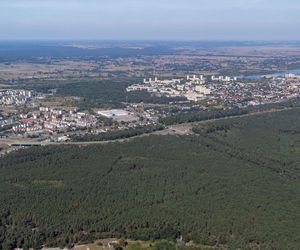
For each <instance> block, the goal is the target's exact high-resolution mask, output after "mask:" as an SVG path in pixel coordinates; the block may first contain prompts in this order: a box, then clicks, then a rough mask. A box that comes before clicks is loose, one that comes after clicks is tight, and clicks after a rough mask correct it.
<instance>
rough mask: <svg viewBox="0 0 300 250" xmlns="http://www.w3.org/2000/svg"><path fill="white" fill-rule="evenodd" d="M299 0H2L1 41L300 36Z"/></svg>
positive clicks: (227, 38) (228, 38)
mask: <svg viewBox="0 0 300 250" xmlns="http://www.w3.org/2000/svg"><path fill="white" fill-rule="evenodd" d="M299 13H300V1H299V0H284V1H283V0H0V40H7V39H19V40H25V39H33V40H48V39H51V40H60V39H63V40H75V39H76V40H77V39H78V40H300V32H299V31H300V16H299Z"/></svg>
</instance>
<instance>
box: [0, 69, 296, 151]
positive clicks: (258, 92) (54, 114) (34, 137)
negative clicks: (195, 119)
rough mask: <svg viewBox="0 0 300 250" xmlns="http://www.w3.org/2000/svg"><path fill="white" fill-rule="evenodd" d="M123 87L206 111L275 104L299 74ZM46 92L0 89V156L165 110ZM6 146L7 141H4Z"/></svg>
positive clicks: (152, 119)
mask: <svg viewBox="0 0 300 250" xmlns="http://www.w3.org/2000/svg"><path fill="white" fill-rule="evenodd" d="M126 90H127V92H132V91H147V92H149V93H151V94H152V95H157V96H166V97H184V98H186V101H178V102H170V103H169V107H176V108H177V109H178V110H179V111H186V110H189V109H191V108H193V109H196V110H205V109H206V108H207V107H208V106H213V107H217V108H221V109H231V108H236V107H238V108H244V107H248V106H255V105H262V104H267V103H276V102H282V101H284V100H288V99H291V98H296V97H299V95H300V91H299V90H300V75H295V74H287V75H285V76H276V77H275V76H271V77H264V78H260V79H259V80H254V79H252V80H250V79H245V78H239V77H229V76H215V75H206V76H204V75H199V76H196V75H193V76H186V77H185V78H182V79H171V80H159V79H158V78H156V77H155V78H154V79H151V78H150V79H148V80H146V79H144V81H143V82H142V83H137V84H133V85H131V86H128V87H127V89H126ZM46 97H47V94H42V93H38V92H36V91H33V90H22V89H2V90H0V149H1V150H0V155H4V154H6V153H9V152H11V151H13V150H16V149H18V148H19V147H20V146H26V145H27V143H29V144H32V143H40V144H41V145H43V144H48V143H58V144H59V143H65V142H66V141H69V140H70V139H71V138H72V137H74V136H83V135H98V134H104V133H107V132H110V131H118V130H126V129H130V128H137V127H144V126H151V125H158V124H159V118H160V117H164V116H167V115H168V110H167V109H162V108H155V106H148V107H146V106H144V105H143V103H137V104H134V103H126V105H125V107H124V108H123V109H108V110H103V109H96V108H95V109H91V110H80V109H78V108H76V107H52V106H45V105H41V104H40V102H38V101H39V100H43V99H45V98H46ZM3 145H6V146H3Z"/></svg>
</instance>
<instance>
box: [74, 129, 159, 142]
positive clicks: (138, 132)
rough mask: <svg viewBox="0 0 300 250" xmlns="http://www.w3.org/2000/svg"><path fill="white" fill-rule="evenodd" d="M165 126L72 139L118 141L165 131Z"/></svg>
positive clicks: (78, 136) (80, 136)
mask: <svg viewBox="0 0 300 250" xmlns="http://www.w3.org/2000/svg"><path fill="white" fill-rule="evenodd" d="M163 129H164V126H162V125H148V126H141V127H136V128H128V129H122V130H114V131H109V132H106V133H102V134H101V133H100V134H97V135H93V134H88V135H75V136H72V137H71V139H72V140H73V141H78V142H79V141H111V140H117V139H126V138H130V137H134V136H137V135H142V134H149V133H151V132H154V131H159V130H163Z"/></svg>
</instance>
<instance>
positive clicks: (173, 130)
mask: <svg viewBox="0 0 300 250" xmlns="http://www.w3.org/2000/svg"><path fill="white" fill-rule="evenodd" d="M291 109H295V108H285V109H281V110H267V111H261V112H255V113H249V114H244V115H238V116H228V117H223V118H216V119H211V120H204V121H197V122H189V123H182V124H176V125H170V126H168V127H167V128H165V129H164V130H160V131H155V132H151V133H148V134H142V135H137V136H133V137H129V138H125V139H117V140H110V141H87V142H71V141H69V142H62V143H56V142H47V143H40V142H36V141H32V140H31V141H23V142H20V141H17V140H12V139H9V138H0V145H1V144H6V145H12V144H26V145H28V146H34V145H37V144H41V145H56V146H57V145H82V146H85V145H94V144H107V143H113V142H126V141H129V140H132V139H135V138H140V137H145V136H150V135H188V134H192V133H193V131H192V128H193V127H194V126H196V125H199V124H203V123H207V122H213V121H220V120H228V119H234V118H239V117H247V116H254V115H260V114H266V113H274V112H282V111H286V110H291Z"/></svg>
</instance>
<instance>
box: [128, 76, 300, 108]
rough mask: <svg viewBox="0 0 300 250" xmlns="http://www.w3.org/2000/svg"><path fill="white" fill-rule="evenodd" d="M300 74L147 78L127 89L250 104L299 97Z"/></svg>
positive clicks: (232, 103)
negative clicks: (257, 77) (261, 76)
mask: <svg viewBox="0 0 300 250" xmlns="http://www.w3.org/2000/svg"><path fill="white" fill-rule="evenodd" d="M299 87H300V76H299V75H295V74H286V75H285V76H280V77H279V76H276V77H274V76H270V77H264V78H261V79H259V80H252V81H251V80H245V79H243V78H238V77H229V76H215V75H211V76H203V75H200V76H199V77H197V76H196V75H193V76H192V77H190V76H187V77H186V79H171V80H158V78H154V80H152V79H151V78H150V79H149V80H146V79H144V81H143V83H138V84H133V85H131V86H129V87H128V88H127V89H126V90H127V92H131V91H147V92H149V93H153V94H155V95H158V96H162V95H164V96H167V97H185V98H186V99H187V100H189V101H193V102H197V101H201V100H205V101H206V102H207V103H220V102H222V103H223V104H224V105H225V106H227V107H228V106H229V107H235V106H236V107H247V106H249V105H260V104H267V103H272V102H280V101H282V100H285V99H289V98H294V97H297V96H299V93H300V92H299Z"/></svg>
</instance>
